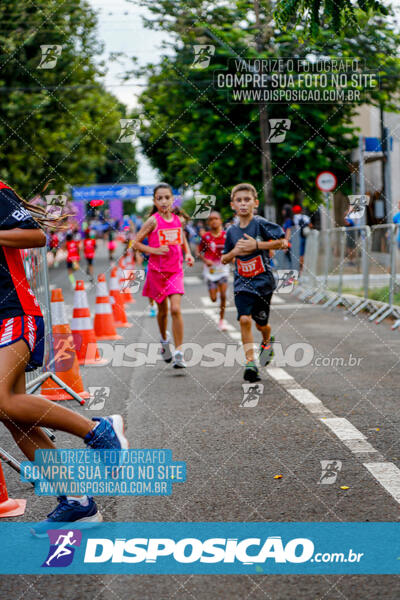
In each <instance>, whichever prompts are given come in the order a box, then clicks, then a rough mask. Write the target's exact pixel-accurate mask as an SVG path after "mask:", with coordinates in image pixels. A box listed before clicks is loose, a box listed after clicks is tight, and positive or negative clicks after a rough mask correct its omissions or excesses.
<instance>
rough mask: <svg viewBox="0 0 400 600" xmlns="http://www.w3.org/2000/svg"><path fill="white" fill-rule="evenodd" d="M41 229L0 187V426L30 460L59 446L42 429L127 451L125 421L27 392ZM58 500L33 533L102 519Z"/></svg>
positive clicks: (87, 502) (40, 346) (76, 503)
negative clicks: (35, 254) (32, 256)
mask: <svg viewBox="0 0 400 600" xmlns="http://www.w3.org/2000/svg"><path fill="white" fill-rule="evenodd" d="M33 215H34V216H35V218H33ZM39 224H40V225H41V226H48V225H50V223H48V219H46V217H45V210H44V209H42V208H41V207H38V206H32V205H30V204H29V203H28V202H26V201H24V200H23V199H22V198H20V197H19V196H18V195H17V194H16V193H15V192H14V190H12V189H11V188H10V187H9V186H8V185H6V184H5V183H2V182H0V266H1V268H0V300H1V301H0V421H2V422H3V424H4V425H5V426H6V427H7V429H8V430H9V431H10V433H11V435H12V436H13V438H14V440H15V442H16V443H17V444H18V446H19V448H20V449H21V450H22V452H23V453H24V454H25V456H26V457H27V458H28V460H30V461H33V460H34V458H35V456H34V453H35V450H37V449H39V448H41V449H50V448H54V447H55V446H54V444H53V443H52V442H51V441H50V439H49V438H48V436H47V435H46V434H45V432H44V431H43V430H42V429H41V427H50V428H52V429H59V430H60V431H66V432H68V433H71V434H73V435H76V436H78V437H80V438H81V439H82V440H83V441H84V442H85V443H86V445H87V446H89V447H92V448H114V449H117V450H120V449H122V448H128V441H127V439H126V438H125V436H124V433H123V421H122V417H121V416H119V415H113V416H111V417H105V418H94V419H92V421H90V420H89V419H86V418H85V417H82V416H81V415H79V414H78V413H75V412H73V411H72V410H69V409H68V408H64V407H63V406H60V405H59V404H57V403H53V402H51V401H50V400H47V399H46V398H44V397H43V396H38V395H32V394H27V393H26V388H25V371H33V370H34V369H36V368H37V367H40V366H41V365H42V364H43V355H44V339H45V337H44V336H45V332H44V323H43V316H42V313H41V310H40V307H39V304H38V302H37V300H36V298H35V296H34V294H33V293H32V291H31V289H30V287H29V284H28V281H27V279H26V276H25V271H24V267H23V264H22V259H21V252H20V249H22V248H37V247H41V246H44V245H45V244H46V236H45V234H44V232H43V231H42V230H41V228H40V227H39ZM52 225H53V226H54V220H53V219H52ZM93 421H95V423H93ZM58 501H59V504H58V506H57V507H56V508H55V510H53V512H51V513H50V514H49V515H48V518H47V520H46V521H42V522H41V523H38V524H36V525H35V526H34V527H33V530H32V533H34V534H35V535H38V536H46V531H47V529H51V528H54V526H56V527H57V522H77V521H81V520H83V521H101V520H102V517H101V515H100V513H99V512H98V510H97V506H96V504H95V502H94V500H93V498H91V497H88V496H82V497H80V498H75V497H68V498H67V497H66V496H59V498H58Z"/></svg>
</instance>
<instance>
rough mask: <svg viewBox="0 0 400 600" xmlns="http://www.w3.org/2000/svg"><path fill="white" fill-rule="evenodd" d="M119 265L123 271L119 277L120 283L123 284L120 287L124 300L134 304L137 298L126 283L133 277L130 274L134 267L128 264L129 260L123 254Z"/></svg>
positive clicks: (126, 302)
mask: <svg viewBox="0 0 400 600" xmlns="http://www.w3.org/2000/svg"><path fill="white" fill-rule="evenodd" d="M118 265H119V268H120V273H121V274H120V277H119V283H120V286H121V287H120V289H121V297H122V300H123V302H125V304H133V303H135V302H136V300H135V299H134V297H133V296H132V294H131V290H130V289H129V286H128V285H126V283H127V281H128V280H130V279H131V277H130V274H131V273H132V267H129V266H128V263H127V260H126V258H124V257H123V256H121V258H120V259H119V263H118Z"/></svg>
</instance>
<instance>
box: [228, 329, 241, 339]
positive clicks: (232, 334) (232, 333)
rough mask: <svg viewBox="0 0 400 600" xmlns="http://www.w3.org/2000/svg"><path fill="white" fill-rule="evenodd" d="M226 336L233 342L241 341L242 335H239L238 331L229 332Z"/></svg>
mask: <svg viewBox="0 0 400 600" xmlns="http://www.w3.org/2000/svg"><path fill="white" fill-rule="evenodd" d="M228 335H229V337H231V338H232V339H233V340H241V339H242V334H241V333H240V331H229V333H228Z"/></svg>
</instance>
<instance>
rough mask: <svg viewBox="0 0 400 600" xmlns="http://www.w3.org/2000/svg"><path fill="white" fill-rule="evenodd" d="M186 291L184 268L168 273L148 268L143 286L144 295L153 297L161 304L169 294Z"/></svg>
mask: <svg viewBox="0 0 400 600" xmlns="http://www.w3.org/2000/svg"><path fill="white" fill-rule="evenodd" d="M184 293H185V288H184V285H183V271H182V270H180V271H178V272H175V273H166V272H164V271H163V272H160V271H157V270H156V269H148V271H147V277H146V281H145V284H144V287H143V296H146V297H147V298H152V299H153V300H155V301H156V302H157V304H160V302H163V300H165V298H167V297H168V296H172V295H173V294H184Z"/></svg>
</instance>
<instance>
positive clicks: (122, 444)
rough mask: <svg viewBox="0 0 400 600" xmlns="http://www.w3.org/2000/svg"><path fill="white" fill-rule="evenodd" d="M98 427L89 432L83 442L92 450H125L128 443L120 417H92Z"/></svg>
mask: <svg viewBox="0 0 400 600" xmlns="http://www.w3.org/2000/svg"><path fill="white" fill-rule="evenodd" d="M92 421H98V423H99V424H98V425H97V426H96V427H95V428H94V429H92V431H89V433H88V434H87V435H86V436H85V438H84V442H85V444H86V445H87V446H89V447H90V448H93V449H94V450H126V449H128V448H129V442H128V440H127V439H126V437H125V435H124V421H123V419H122V417H121V415H111V416H110V417H93V419H92Z"/></svg>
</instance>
